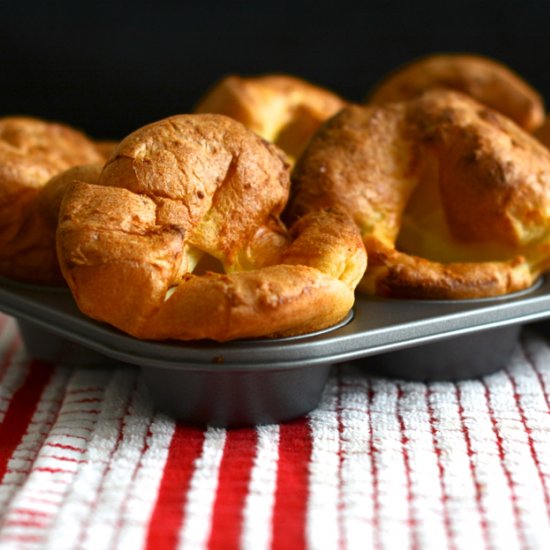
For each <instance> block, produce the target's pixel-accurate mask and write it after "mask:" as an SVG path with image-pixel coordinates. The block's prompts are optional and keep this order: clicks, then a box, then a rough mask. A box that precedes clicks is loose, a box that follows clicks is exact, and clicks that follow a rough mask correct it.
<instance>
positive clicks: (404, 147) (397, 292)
mask: <svg viewBox="0 0 550 550" xmlns="http://www.w3.org/2000/svg"><path fill="white" fill-rule="evenodd" d="M293 181H294V184H295V186H296V187H295V195H294V197H293V199H292V201H291V206H290V209H289V211H290V214H291V216H292V215H294V216H295V215H303V214H304V213H306V212H308V211H309V210H311V209H315V208H322V207H328V206H334V205H338V206H340V207H343V208H344V209H346V210H347V211H348V212H349V213H350V214H351V215H352V217H353V218H354V220H355V222H356V223H357V225H358V226H359V228H360V231H361V233H362V236H363V240H364V243H365V245H366V248H367V253H368V255H369V268H368V270H367V273H366V275H365V278H364V279H363V281H362V282H361V283H360V288H362V289H363V290H365V291H367V292H370V293H376V294H380V295H384V296H393V297H405V298H435V299H460V298H474V297H483V296H494V295H499V294H505V293H509V292H512V291H516V290H520V289H523V288H526V287H529V286H530V285H532V284H533V282H534V281H535V280H536V278H537V277H538V276H539V275H540V274H541V272H543V271H544V270H546V269H548V267H549V266H550V242H549V241H550V152H549V151H548V150H547V149H546V148H544V147H543V146H542V145H541V144H540V143H539V142H538V141H537V140H536V139H535V138H533V137H532V136H530V135H529V134H527V133H525V132H524V131H522V130H521V129H520V128H518V127H517V126H516V124H514V123H513V122H512V121H510V120H509V119H508V118H506V117H504V116H502V115H500V114H499V113H497V112H495V111H493V110H491V109H489V108H488V107H486V106H484V105H482V104H480V103H478V102H477V101H475V100H474V99H472V98H470V97H468V96H465V95H463V94H460V93H458V92H452V91H448V90H431V91H428V92H426V93H424V94H422V95H420V96H418V97H417V98H415V99H412V100H409V101H403V102H397V103H389V104H384V105H380V106H367V107H361V106H350V107H348V108H346V109H345V110H343V111H342V112H340V113H339V114H338V115H336V116H335V117H334V118H332V119H331V120H330V121H328V122H327V123H326V124H325V125H324V126H323V128H322V130H321V131H320V132H319V133H318V134H317V135H316V136H315V137H314V138H313V140H312V141H311V143H310V145H309V147H308V148H307V150H306V151H305V153H304V155H303V156H302V157H301V159H300V161H299V162H298V164H297V166H296V168H295V171H294V175H293Z"/></svg>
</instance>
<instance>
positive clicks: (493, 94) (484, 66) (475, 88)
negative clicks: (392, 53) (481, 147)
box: [368, 54, 544, 132]
mask: <svg viewBox="0 0 550 550" xmlns="http://www.w3.org/2000/svg"><path fill="white" fill-rule="evenodd" d="M442 87H445V88H449V89H452V90H457V91H460V92H463V93H465V94H468V95H470V96H472V97H473V98H474V99H477V100H478V101H479V102H481V103H484V104H485V105H487V106H489V107H491V108H492V109H494V110H496V111H499V112H500V113H502V114H504V115H506V116H507V117H509V118H511V119H512V120H514V121H515V122H516V123H517V124H518V125H519V126H521V127H522V128H524V129H525V130H527V131H528V132H532V131H534V130H535V129H536V128H538V127H539V126H540V125H541V124H542V123H543V120H544V103H543V100H542V98H541V96H540V95H539V93H538V92H537V91H536V90H534V89H533V88H532V87H531V86H530V85H529V84H528V83H527V82H525V81H524V80H523V79H522V78H521V77H520V76H518V75H517V74H516V73H515V72H513V71H512V70H510V69H509V68H508V67H506V66H505V65H503V64H502V63H499V62H497V61H494V60H492V59H488V58H486V57H482V56H479V55H467V54H439V55H431V56H428V57H424V58H421V59H418V60H415V61H413V62H411V63H409V64H407V65H405V66H404V67H401V68H399V69H397V70H396V71H395V72H394V73H392V74H390V75H389V76H388V77H386V78H385V79H383V80H382V81H381V82H380V83H379V84H378V86H376V87H375V88H374V90H373V91H372V93H371V94H370V96H369V98H368V101H369V103H373V104H377V105H379V104H382V103H387V102H391V101H402V100H404V99H410V98H412V97H415V96H416V95H418V94H420V93H421V92H424V91H426V90H429V89H431V88H442Z"/></svg>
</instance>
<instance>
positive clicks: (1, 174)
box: [0, 117, 103, 284]
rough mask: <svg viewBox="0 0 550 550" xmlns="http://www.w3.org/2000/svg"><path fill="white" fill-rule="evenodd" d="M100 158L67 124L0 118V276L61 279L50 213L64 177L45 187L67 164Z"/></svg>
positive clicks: (52, 281) (50, 281) (38, 280)
mask: <svg viewBox="0 0 550 550" xmlns="http://www.w3.org/2000/svg"><path fill="white" fill-rule="evenodd" d="M101 162H103V157H102V156H101V155H100V154H99V153H98V152H97V150H96V149H95V146H94V144H93V143H92V142H91V141H90V140H89V139H88V138H87V137H86V136H84V135H83V134H82V133H80V132H78V131H76V130H74V129H72V128H69V127H67V126H64V125H62V124H56V123H50V122H45V121H42V120H37V119H33V118H25V117H8V118H3V119H0V275H3V276H5V277H9V278H14V279H19V280H24V281H28V282H34V283H42V284H61V283H62V282H63V279H62V277H61V273H60V271H59V267H58V265H57V259H56V253H55V226H56V219H55V216H56V209H57V207H58V204H59V196H60V194H61V190H62V188H63V187H64V186H65V185H66V181H65V180H63V181H62V182H59V181H58V182H57V183H54V184H52V186H51V187H49V188H48V189H47V190H46V189H45V187H46V184H47V182H48V181H49V180H50V179H51V178H52V177H54V176H56V175H58V174H60V173H62V172H64V171H65V170H67V169H69V168H70V167H72V166H76V165H84V164H85V165H88V164H90V163H101ZM79 176H80V177H84V178H86V177H87V176H86V175H85V174H83V173H79ZM54 187H55V191H53V189H54ZM50 199H51V200H52V202H51V204H49V200H50Z"/></svg>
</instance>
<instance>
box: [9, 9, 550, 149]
mask: <svg viewBox="0 0 550 550" xmlns="http://www.w3.org/2000/svg"><path fill="white" fill-rule="evenodd" d="M549 16H550V3H547V2H544V1H542V0H539V1H532V0H529V1H523V2H520V1H516V2H503V1H501V2H495V1H490V2H474V1H473V0H464V1H462V2H456V3H455V2H445V1H443V0H441V1H439V2H435V1H431V2H423V1H421V0H418V1H413V0H410V1H408V2H383V1H375V2H372V1H371V2H369V1H363V2H346V1H338V0H333V1H331V2H328V3H325V2H322V1H320V0H318V1H316V2H288V1H285V0H279V1H277V2H275V1H271V0H264V1H262V2H252V1H249V2H238V1H233V2H223V3H209V2H202V3H187V2H177V3H171V2H160V1H159V2H156V3H152V2H151V3H140V2H94V3H91V2H90V3H87V2H86V3H84V2H79V1H78V0H73V1H72V2H68V1H54V0H41V1H33V2H29V1H20V2H17V3H16V2H13V3H8V2H6V1H5V0H0V62H1V73H0V115H7V114H31V115H35V116H41V117H46V118H50V119H57V120H62V121H65V122H67V123H70V124H73V125H75V126H78V127H80V128H82V129H84V130H85V131H87V132H88V133H90V134H92V135H93V136H95V137H97V138H118V137H120V136H123V135H124V134H126V133H128V132H130V131H131V130H133V129H135V128H137V127H139V126H141V125H142V124H145V123H147V122H151V121H153V120H155V119H158V118H161V117H163V116H167V115H170V114H175V113H181V112H186V111H189V110H190V109H191V108H192V106H193V104H194V103H195V102H196V100H197V99H198V98H199V97H200V95H201V94H202V93H203V92H204V91H205V89H206V88H207V87H208V86H210V85H212V84H213V83H214V82H215V81H216V80H218V79H219V78H220V77H221V76H222V75H225V74H229V73H240V74H256V73H265V72H270V71H284V72H288V73H292V74H296V75H299V76H302V77H304V78H306V79H309V80H311V81H313V82H316V83H319V84H322V85H324V86H327V87H329V88H332V89H334V90H335V91H337V92H338V93H340V94H342V95H344V96H346V97H348V98H349V99H353V100H360V99H361V98H362V97H363V96H364V95H365V93H366V91H367V90H368V89H369V87H370V86H371V85H372V84H373V83H374V82H375V81H376V80H377V79H378V78H380V77H381V76H383V75H384V74H385V73H386V72H387V71H389V70H391V69H393V68H395V67H396V66H397V65H399V64H401V63H403V62H406V61H408V60H410V59H411V58H414V57H417V56H420V55H423V54H427V53H431V52H436V51H438V52H440V51H468V52H477V53H481V54H485V55H488V56H491V57H494V58H496V59H499V60H500V61H503V62H504V63H507V64H508V65H510V66H511V67H512V68H514V69H515V70H516V71H517V72H519V73H520V74H522V75H523V76H524V77H525V78H526V79H527V80H528V81H530V82H531V83H532V84H533V85H534V86H535V87H536V88H538V89H539V90H540V91H541V92H542V93H543V94H544V95H545V96H546V97H548V98H549V103H550V71H549V70H548V69H549V68H550V29H549V22H550V17H549Z"/></svg>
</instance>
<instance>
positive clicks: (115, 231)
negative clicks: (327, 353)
mask: <svg viewBox="0 0 550 550" xmlns="http://www.w3.org/2000/svg"><path fill="white" fill-rule="evenodd" d="M289 183H290V182H289V173H288V166H287V165H286V164H285V161H284V159H283V158H282V156H281V153H280V152H279V151H278V150H277V148H276V147H275V146H274V145H272V144H270V143H267V142H265V141H264V140H262V139H261V138H260V137H258V136H257V135H255V134H254V133H253V132H251V131H249V130H247V129H246V128H245V127H244V126H243V125H242V124H240V123H239V122H237V121H235V120H232V119H230V118H228V117H225V116H222V115H208V114H202V115H179V116H174V117H170V118H168V119H165V120H162V121H159V122H156V123H154V124H151V125H149V126H145V127H144V128H141V129H139V130H137V131H136V132H134V133H133V134H131V135H130V136H128V137H127V138H126V139H124V140H123V141H122V142H121V143H120V145H119V146H118V148H117V150H116V152H115V153H114V155H113V156H112V157H111V160H110V161H109V162H108V163H107V164H106V166H105V168H104V169H103V171H102V173H101V175H100V177H99V180H98V182H97V184H95V185H94V184H89V183H78V182H77V183H75V184H74V185H72V186H71V187H70V188H69V189H68V190H67V192H66V193H65V196H64V198H63V202H62V206H61V210H60V215H59V228H58V233H57V243H58V253H59V258H60V264H61V268H62V271H63V274H64V276H65V278H66V280H67V282H68V284H69V286H70V288H71V291H72V293H73V295H74V297H75V299H76V302H77V304H78V306H79V307H80V309H81V310H82V311H83V312H84V313H86V314H87V315H89V316H91V317H93V318H95V319H98V320H101V321H105V322H107V323H110V324H112V325H114V326H115V327H117V328H119V329H121V330H123V331H125V332H127V333H129V334H131V335H133V336H136V337H139V338H149V339H167V338H173V339H181V340H191V339H203V338H204V339H213V340H218V341H224V340H230V339H235V338H250V337H259V336H274V335H275V336H281V335H292V334H300V333H305V332H310V331H313V330H317V329H321V328H325V327H328V326H330V325H333V324H334V323H336V322H338V321H340V320H341V319H342V318H344V317H345V315H346V314H347V313H348V311H349V310H350V308H351V307H352V304H353V301H354V289H355V286H356V285H357V283H358V281H359V280H360V278H361V276H362V275H363V272H364V270H365V266H366V255H365V251H364V247H363V244H362V241H361V237H360V235H359V232H358V230H357V228H356V226H355V224H354V223H353V221H352V220H351V218H350V217H349V216H348V215H347V214H345V213H344V212H342V211H340V210H338V209H329V210H320V211H316V212H312V213H310V214H309V215H308V216H306V217H304V218H303V219H301V220H299V221H298V222H297V223H296V224H295V225H294V226H293V227H292V228H291V229H290V231H287V229H286V228H285V227H284V226H283V225H282V223H281V221H280V220H279V214H280V212H281V210H282V209H283V207H284V205H285V204H286V201H287V198H288V189H289ZM201 257H202V258H201ZM205 260H208V261H210V262H211V264H212V263H213V262H214V263H215V262H218V263H219V265H220V266H221V267H222V269H220V271H221V272H214V271H211V270H208V268H206V270H204V267H203V268H202V269H201V265H204V264H203V261H205Z"/></svg>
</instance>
